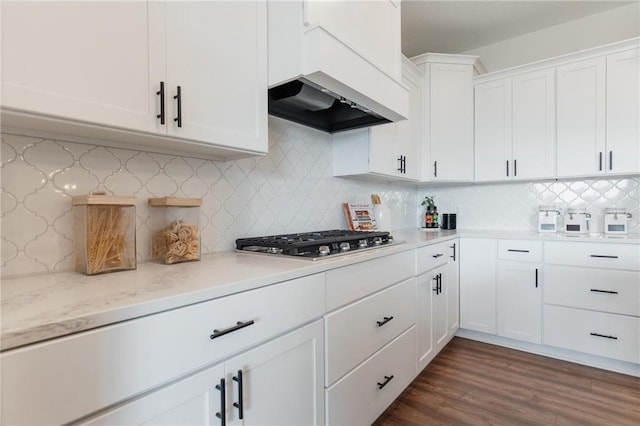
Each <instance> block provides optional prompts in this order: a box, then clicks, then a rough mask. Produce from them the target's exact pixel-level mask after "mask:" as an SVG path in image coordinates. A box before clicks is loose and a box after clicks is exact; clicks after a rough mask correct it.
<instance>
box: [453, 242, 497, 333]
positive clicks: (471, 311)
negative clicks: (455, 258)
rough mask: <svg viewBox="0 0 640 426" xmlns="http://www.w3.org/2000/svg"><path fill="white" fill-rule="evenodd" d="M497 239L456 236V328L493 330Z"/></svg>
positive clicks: (493, 331) (488, 331)
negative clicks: (457, 238)
mask: <svg viewBox="0 0 640 426" xmlns="http://www.w3.org/2000/svg"><path fill="white" fill-rule="evenodd" d="M496 251H497V241H496V240H493V239H484V238H463V239H461V240H460V253H461V254H462V257H461V258H460V328H466V329H468V330H475V331H480V332H483V333H490V334H495V333H496Z"/></svg>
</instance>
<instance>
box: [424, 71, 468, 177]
mask: <svg viewBox="0 0 640 426" xmlns="http://www.w3.org/2000/svg"><path fill="white" fill-rule="evenodd" d="M429 69H430V76H429V86H430V89H429V94H430V95H429V96H430V99H429V113H428V126H429V143H430V152H431V159H430V162H431V165H432V175H431V177H430V178H431V180H436V181H472V180H473V82H472V80H473V69H472V67H471V66H470V65H457V64H430V66H429Z"/></svg>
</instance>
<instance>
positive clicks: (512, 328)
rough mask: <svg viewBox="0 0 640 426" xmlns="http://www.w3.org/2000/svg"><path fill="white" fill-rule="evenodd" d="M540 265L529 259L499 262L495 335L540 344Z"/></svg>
mask: <svg viewBox="0 0 640 426" xmlns="http://www.w3.org/2000/svg"><path fill="white" fill-rule="evenodd" d="M541 277H542V268H541V264H537V263H528V262H511V261H500V262H498V291H497V293H498V296H497V297H498V303H497V306H498V309H497V322H498V335H499V336H503V337H510V338H512V339H517V340H524V341H526V342H531V343H542V287H541V281H540V280H541Z"/></svg>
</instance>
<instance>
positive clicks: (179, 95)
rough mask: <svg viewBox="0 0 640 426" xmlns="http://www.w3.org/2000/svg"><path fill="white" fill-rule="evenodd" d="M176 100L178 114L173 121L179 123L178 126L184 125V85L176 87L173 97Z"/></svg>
mask: <svg viewBox="0 0 640 426" xmlns="http://www.w3.org/2000/svg"><path fill="white" fill-rule="evenodd" d="M173 99H175V100H176V108H177V114H176V118H174V119H173V121H175V122H177V123H178V127H182V87H180V86H177V87H176V95H175V96H174V97H173Z"/></svg>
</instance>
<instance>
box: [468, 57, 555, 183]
mask: <svg viewBox="0 0 640 426" xmlns="http://www.w3.org/2000/svg"><path fill="white" fill-rule="evenodd" d="M555 166H556V164H555V72H554V70H553V69H548V70H543V71H536V72H531V73H526V74H521V75H517V76H515V77H512V78H502V79H498V80H494V81H487V82H482V83H477V84H476V86H475V167H476V170H475V179H476V181H497V180H508V179H535V178H548V177H554V176H555Z"/></svg>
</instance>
